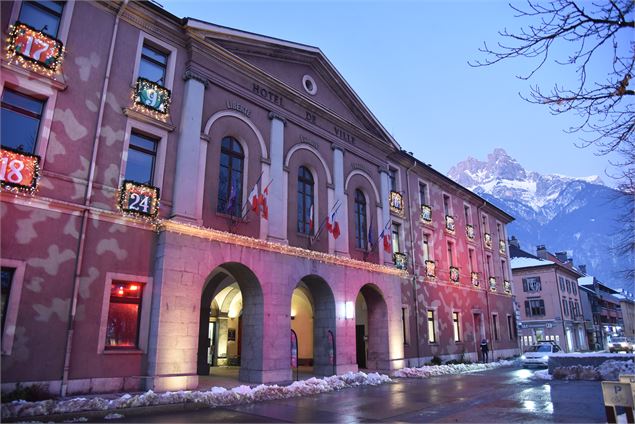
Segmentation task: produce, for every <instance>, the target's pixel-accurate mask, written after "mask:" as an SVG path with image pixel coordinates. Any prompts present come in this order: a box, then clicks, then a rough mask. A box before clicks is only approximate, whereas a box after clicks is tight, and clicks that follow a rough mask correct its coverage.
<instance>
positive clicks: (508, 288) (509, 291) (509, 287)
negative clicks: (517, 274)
mask: <svg viewBox="0 0 635 424" xmlns="http://www.w3.org/2000/svg"><path fill="white" fill-rule="evenodd" d="M503 290H504V291H505V293H507V294H512V285H511V283H510V282H509V281H507V280H503Z"/></svg>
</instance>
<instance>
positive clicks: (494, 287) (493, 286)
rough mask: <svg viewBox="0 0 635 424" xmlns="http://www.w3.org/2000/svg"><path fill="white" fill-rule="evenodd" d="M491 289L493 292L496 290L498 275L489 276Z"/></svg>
mask: <svg viewBox="0 0 635 424" xmlns="http://www.w3.org/2000/svg"><path fill="white" fill-rule="evenodd" d="M489 289H490V290H491V291H493V292H495V291H496V277H489Z"/></svg>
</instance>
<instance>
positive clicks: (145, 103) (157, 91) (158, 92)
mask: <svg viewBox="0 0 635 424" xmlns="http://www.w3.org/2000/svg"><path fill="white" fill-rule="evenodd" d="M131 97H132V101H133V104H132V108H131V109H132V110H135V111H137V112H141V113H145V114H147V115H150V116H152V117H153V118H155V119H158V120H159V121H162V122H166V121H167V119H168V117H169V115H170V101H171V99H172V92H171V91H170V90H168V89H167V88H165V87H162V86H160V85H159V84H157V83H155V82H152V81H150V80H147V79H145V78H142V77H139V78H138V79H137V83H136V84H135V87H134V89H133V90H132V96H131Z"/></svg>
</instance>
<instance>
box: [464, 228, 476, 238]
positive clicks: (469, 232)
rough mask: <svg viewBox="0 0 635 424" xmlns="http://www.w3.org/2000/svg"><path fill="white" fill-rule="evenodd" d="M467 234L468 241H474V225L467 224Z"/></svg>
mask: <svg viewBox="0 0 635 424" xmlns="http://www.w3.org/2000/svg"><path fill="white" fill-rule="evenodd" d="M465 233H466V234H467V238H468V239H470V240H474V225H472V224H467V225H466V226H465Z"/></svg>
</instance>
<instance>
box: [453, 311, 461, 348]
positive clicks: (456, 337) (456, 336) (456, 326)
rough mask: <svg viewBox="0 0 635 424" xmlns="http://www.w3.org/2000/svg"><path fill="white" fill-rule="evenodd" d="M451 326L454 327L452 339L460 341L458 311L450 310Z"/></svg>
mask: <svg viewBox="0 0 635 424" xmlns="http://www.w3.org/2000/svg"><path fill="white" fill-rule="evenodd" d="M452 327H453V328H454V341H455V342H460V341H461V322H460V321H459V313H458V312H452Z"/></svg>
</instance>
